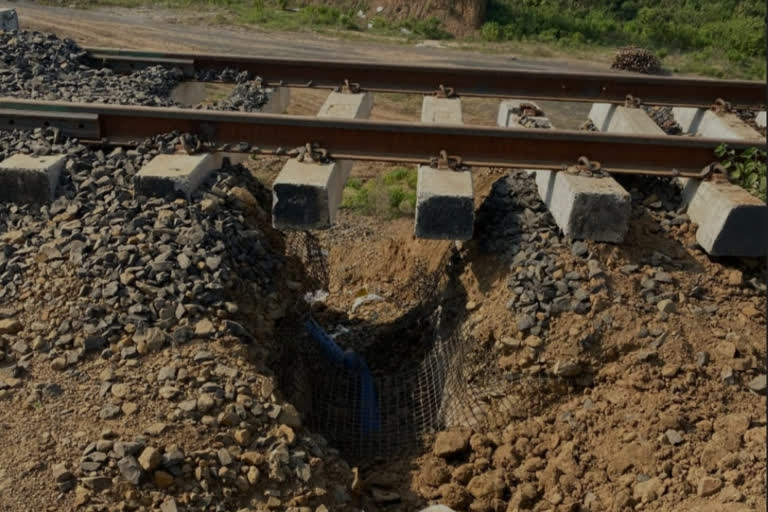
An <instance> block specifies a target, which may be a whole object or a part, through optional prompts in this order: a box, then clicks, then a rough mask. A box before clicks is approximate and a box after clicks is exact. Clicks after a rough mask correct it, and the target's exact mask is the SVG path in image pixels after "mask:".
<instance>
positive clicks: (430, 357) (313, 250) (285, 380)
mask: <svg viewBox="0 0 768 512" xmlns="http://www.w3.org/2000/svg"><path fill="white" fill-rule="evenodd" d="M287 251H288V252H289V253H290V255H291V256H295V257H298V258H299V259H300V260H301V261H302V263H303V264H304V267H305V269H306V270H307V274H308V275H309V277H310V281H312V282H311V285H310V286H311V287H312V288H314V289H327V285H328V277H327V268H326V261H325V257H324V256H323V253H322V251H321V250H320V247H319V244H318V242H317V240H316V239H315V238H314V237H313V236H312V235H311V234H309V233H302V234H298V235H292V238H291V239H290V240H289V243H288V244H287ZM417 267H418V266H417ZM422 270H423V269H422ZM462 271H463V261H462V260H461V258H460V256H459V254H458V253H457V252H456V251H453V250H452V251H448V252H446V253H445V255H444V256H443V258H442V263H441V264H440V265H439V266H438V267H437V269H436V270H435V271H434V272H431V273H429V272H426V271H425V270H423V271H417V272H414V273H413V277H412V280H411V283H410V284H409V286H408V288H409V289H410V290H414V291H416V294H417V295H418V296H419V297H420V300H419V301H418V303H417V304H416V305H415V306H413V307H411V308H410V309H409V310H408V311H406V312H405V313H404V314H403V315H402V316H400V317H399V318H398V319H397V320H395V321H393V322H391V323H388V324H370V323H366V322H364V321H360V320H357V319H354V320H353V319H349V318H348V317H347V314H346V313H345V312H338V311H331V310H329V309H323V308H322V307H321V308H314V309H313V308H310V306H309V305H308V304H307V303H305V302H300V303H298V304H296V305H295V307H294V308H293V311H292V312H291V314H290V315H288V316H287V317H286V319H285V321H284V322H283V324H282V325H281V326H280V328H279V329H278V331H277V334H276V343H275V346H276V349H277V350H276V356H275V359H274V360H273V365H272V366H273V368H274V369H275V373H276V374H277V375H278V378H279V380H280V385H281V388H282V390H283V392H284V393H285V394H286V396H287V398H288V399H289V400H291V401H292V402H293V403H294V404H295V405H296V406H297V407H298V408H299V410H300V411H301V412H302V414H303V416H304V418H305V422H306V424H307V426H308V427H309V428H311V429H312V430H313V431H315V432H318V433H321V434H323V435H324V436H325V437H326V438H327V440H328V441H329V442H330V443H331V444H332V445H333V446H335V447H336V448H338V449H339V450H340V451H341V452H342V454H343V455H344V456H345V457H346V458H348V459H349V460H350V461H355V462H362V461H366V460H372V459H373V458H375V457H380V456H384V457H388V456H396V455H401V454H403V453H405V452H410V451H412V450H418V449H419V448H420V447H421V446H422V443H423V439H422V437H423V435H424V434H429V433H432V432H435V431H438V430H441V429H443V428H446V427H451V426H464V427H471V428H472V427H474V428H479V427H481V426H482V425H483V424H486V423H494V424H497V423H499V422H504V421H508V420H509V419H510V418H511V417H513V416H519V415H520V414H521V412H522V413H523V416H525V415H526V412H530V409H531V405H532V404H531V402H530V399H532V398H533V399H538V398H540V397H541V394H542V391H543V389H542V388H543V387H544V386H547V387H551V386H552V385H553V384H555V381H553V380H551V379H546V378H544V379H543V378H541V377H536V378H531V377H526V378H521V376H520V375H511V374H504V373H503V372H502V371H501V370H499V369H498V366H497V364H496V355H495V354H494V353H493V350H492V347H489V346H483V344H482V343H480V342H479V341H478V340H474V339H472V338H471V337H470V336H468V335H466V334H465V332H464V331H465V329H463V324H464V320H465V315H466V313H465V312H466V307H465V303H466V293H465V292H464V290H463V288H462V286H461V284H460V280H459V276H460V275H461V273H462ZM315 287H318V288H315ZM331 332H335V336H334V338H335V339H333V338H331V337H330V336H328V335H327V334H326V333H331ZM534 381H535V382H534Z"/></svg>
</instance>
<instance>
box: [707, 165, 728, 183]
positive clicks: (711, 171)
mask: <svg viewBox="0 0 768 512" xmlns="http://www.w3.org/2000/svg"><path fill="white" fill-rule="evenodd" d="M701 176H702V177H701V179H708V180H710V181H713V182H715V183H730V181H731V176H730V175H729V174H728V170H727V169H726V168H725V167H723V166H722V165H721V164H720V162H712V163H711V164H709V165H707V166H706V167H704V169H702V170H701Z"/></svg>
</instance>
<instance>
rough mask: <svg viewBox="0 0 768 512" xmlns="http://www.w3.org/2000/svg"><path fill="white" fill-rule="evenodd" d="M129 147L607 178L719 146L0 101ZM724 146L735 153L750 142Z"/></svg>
mask: <svg viewBox="0 0 768 512" xmlns="http://www.w3.org/2000/svg"><path fill="white" fill-rule="evenodd" d="M87 123H93V125H94V126H92V127H91V128H90V133H91V138H95V139H106V140H108V141H110V142H121V141H122V142H127V141H136V140H137V139H142V138H146V137H151V136H153V135H157V134H160V133H168V132H173V131H178V132H186V133H193V134H196V135H198V136H200V137H201V139H203V140H206V141H210V142H215V143H217V144H239V143H242V142H245V143H247V144H251V145H253V146H257V147H258V148H259V149H260V150H271V151H274V150H277V149H278V148H284V149H292V148H295V147H298V146H303V145H305V144H306V143H316V144H318V145H319V146H320V147H322V148H324V149H326V150H327V151H328V152H329V154H330V156H332V157H334V158H337V159H351V160H377V161H385V162H413V163H430V162H432V160H433V158H434V157H437V156H438V155H439V154H440V153H441V152H442V151H445V152H447V153H448V154H449V155H456V156H459V157H461V159H462V161H463V163H464V164H466V165H468V166H477V167H502V168H523V169H553V170H563V169H565V168H566V167H567V166H572V165H576V164H577V162H578V160H579V159H580V158H581V157H586V158H587V159H589V160H590V161H592V162H600V164H601V165H602V169H603V170H605V171H608V172H613V173H638V172H640V173H643V174H655V175H663V176H672V175H680V176H689V177H702V169H703V168H705V167H707V166H709V165H710V164H712V163H713V162H714V161H715V160H716V159H715V156H714V149H715V148H716V147H717V146H718V145H720V144H721V143H722V141H720V140H717V139H707V138H699V137H671V136H639V135H620V134H606V133H595V132H584V131H566V130H528V129H512V128H490V127H483V126H471V125H433V124H421V123H403V122H382V121H368V120H344V119H329V118H316V117H302V116H288V115H273V114H254V113H241V112H217V111H203V110H193V109H179V108H152V107H134V106H117V105H104V104H92V103H89V104H84V103H64V102H43V101H32V100H16V99H9V98H0V129H8V128H14V127H20V126H22V125H23V126H24V127H32V126H54V127H59V128H60V129H61V130H62V133H63V134H64V135H70V134H77V132H78V131H82V130H83V129H85V130H89V126H87ZM728 144H729V145H730V146H731V147H733V148H735V149H746V148H749V147H754V146H756V145H761V146H765V144H764V143H763V144H758V143H755V142H748V141H734V142H730V141H729V142H728Z"/></svg>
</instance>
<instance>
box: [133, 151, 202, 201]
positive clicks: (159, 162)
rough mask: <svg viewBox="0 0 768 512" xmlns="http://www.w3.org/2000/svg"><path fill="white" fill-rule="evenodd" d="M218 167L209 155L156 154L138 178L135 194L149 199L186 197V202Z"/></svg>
mask: <svg viewBox="0 0 768 512" xmlns="http://www.w3.org/2000/svg"><path fill="white" fill-rule="evenodd" d="M216 168H217V159H216V157H215V156H214V155H212V154H210V153H205V154H200V155H157V156H156V157H155V158H153V159H152V160H150V162H149V163H148V164H146V165H145V166H144V167H142V168H141V170H140V171H139V172H138V174H137V175H136V182H135V187H136V193H137V195H144V196H148V197H165V196H177V195H183V196H185V197H186V198H187V199H189V197H190V196H191V195H192V193H193V192H194V191H195V189H196V188H197V187H198V186H199V185H200V184H201V183H202V182H203V181H205V179H206V178H207V177H208V176H209V175H210V174H211V172H212V171H213V170H214V169H216Z"/></svg>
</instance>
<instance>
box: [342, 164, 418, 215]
mask: <svg viewBox="0 0 768 512" xmlns="http://www.w3.org/2000/svg"><path fill="white" fill-rule="evenodd" d="M416 180H417V174H416V169H407V168H405V167H396V168H395V169H393V170H391V171H389V172H388V173H386V174H384V175H379V176H377V177H376V178H375V179H371V180H367V181H365V182H363V181H361V180H360V179H357V178H350V179H349V180H348V181H347V185H346V187H344V195H343V198H342V202H341V208H344V209H348V210H354V211H357V212H359V213H362V214H363V215H370V216H373V217H379V218H385V219H392V218H395V217H402V216H410V215H413V212H414V211H415V208H416Z"/></svg>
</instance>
